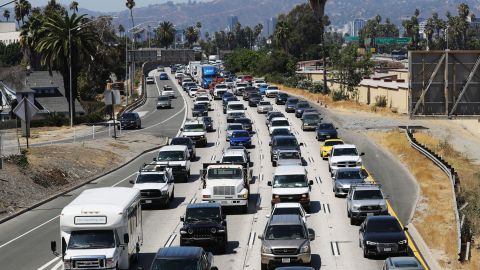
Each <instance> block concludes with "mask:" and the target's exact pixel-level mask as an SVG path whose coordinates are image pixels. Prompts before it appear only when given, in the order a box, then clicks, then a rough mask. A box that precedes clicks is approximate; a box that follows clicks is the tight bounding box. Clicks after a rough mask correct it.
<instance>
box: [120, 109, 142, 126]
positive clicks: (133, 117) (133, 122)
mask: <svg viewBox="0 0 480 270" xmlns="http://www.w3.org/2000/svg"><path fill="white" fill-rule="evenodd" d="M127 128H134V129H139V128H142V119H141V118H140V115H138V113H136V112H125V113H122V116H121V117H120V125H119V126H117V129H127Z"/></svg>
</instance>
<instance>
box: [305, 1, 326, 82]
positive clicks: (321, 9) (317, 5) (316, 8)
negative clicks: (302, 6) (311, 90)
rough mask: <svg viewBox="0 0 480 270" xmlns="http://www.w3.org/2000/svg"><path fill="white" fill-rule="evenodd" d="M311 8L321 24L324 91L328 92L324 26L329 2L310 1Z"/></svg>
mask: <svg viewBox="0 0 480 270" xmlns="http://www.w3.org/2000/svg"><path fill="white" fill-rule="evenodd" d="M308 2H309V3H310V7H311V8H312V10H313V14H314V15H315V17H316V18H317V21H318V22H319V23H320V29H321V36H320V42H321V43H322V59H323V67H324V68H323V89H324V91H327V69H326V59H327V56H326V53H325V51H326V50H325V42H324V41H325V35H324V33H325V25H324V24H323V16H324V15H325V5H326V4H327V0H308Z"/></svg>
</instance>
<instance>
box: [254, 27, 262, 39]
mask: <svg viewBox="0 0 480 270" xmlns="http://www.w3.org/2000/svg"><path fill="white" fill-rule="evenodd" d="M262 30H263V24H261V23H259V24H257V25H255V27H254V28H253V36H254V37H255V42H258V37H259V36H260V33H262Z"/></svg>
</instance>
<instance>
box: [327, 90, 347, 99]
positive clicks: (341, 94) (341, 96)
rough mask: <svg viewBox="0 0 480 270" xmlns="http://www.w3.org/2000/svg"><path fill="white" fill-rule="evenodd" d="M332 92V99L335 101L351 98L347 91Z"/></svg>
mask: <svg viewBox="0 0 480 270" xmlns="http://www.w3.org/2000/svg"><path fill="white" fill-rule="evenodd" d="M331 94H332V100H333V101H340V100H348V99H349V96H348V94H346V93H345V92H343V91H341V90H337V91H332V93H331Z"/></svg>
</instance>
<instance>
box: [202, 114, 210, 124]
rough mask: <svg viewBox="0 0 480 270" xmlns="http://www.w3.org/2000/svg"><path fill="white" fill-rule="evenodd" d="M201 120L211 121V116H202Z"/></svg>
mask: <svg viewBox="0 0 480 270" xmlns="http://www.w3.org/2000/svg"><path fill="white" fill-rule="evenodd" d="M203 122H204V123H210V122H212V118H211V117H210V116H206V117H203Z"/></svg>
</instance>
